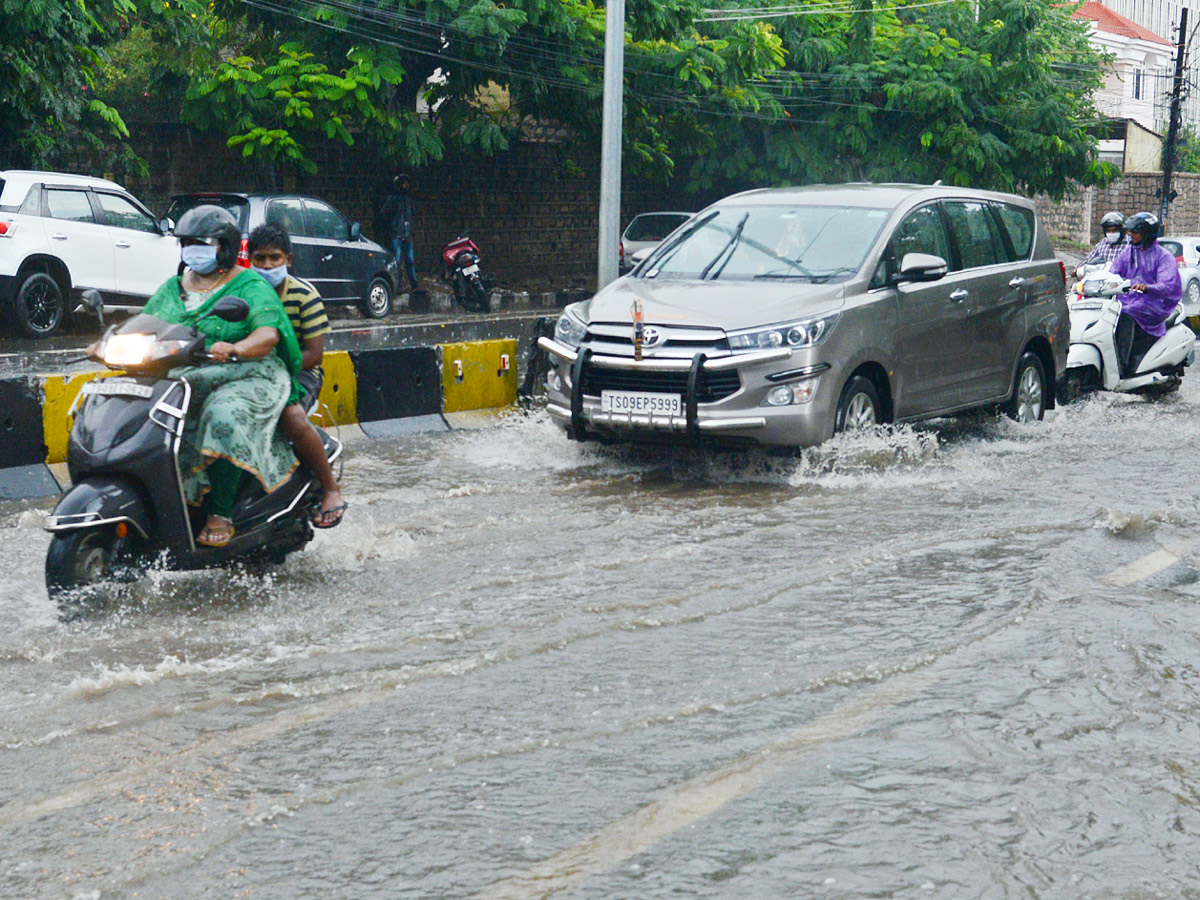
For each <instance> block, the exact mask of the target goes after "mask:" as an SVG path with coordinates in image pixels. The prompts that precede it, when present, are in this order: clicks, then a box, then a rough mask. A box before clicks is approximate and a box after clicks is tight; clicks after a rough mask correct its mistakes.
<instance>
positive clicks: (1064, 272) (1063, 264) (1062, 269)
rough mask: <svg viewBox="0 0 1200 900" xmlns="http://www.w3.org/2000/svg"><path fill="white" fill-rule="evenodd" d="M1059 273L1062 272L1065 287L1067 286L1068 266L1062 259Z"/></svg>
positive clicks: (1059, 262)
mask: <svg viewBox="0 0 1200 900" xmlns="http://www.w3.org/2000/svg"><path fill="white" fill-rule="evenodd" d="M1058 271H1060V272H1062V277H1063V287H1064V288H1065V287H1066V286H1067V264H1066V263H1065V262H1063V261H1062V260H1061V259H1060V260H1059V261H1058Z"/></svg>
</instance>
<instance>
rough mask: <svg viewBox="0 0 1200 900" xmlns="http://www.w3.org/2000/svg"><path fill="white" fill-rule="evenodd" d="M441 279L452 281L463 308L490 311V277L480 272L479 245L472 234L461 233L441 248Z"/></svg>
mask: <svg viewBox="0 0 1200 900" xmlns="http://www.w3.org/2000/svg"><path fill="white" fill-rule="evenodd" d="M442 280H444V281H447V282H449V284H450V287H451V289H452V290H453V291H454V299H455V301H457V302H458V305H459V306H461V307H462V308H463V309H467V310H470V311H471V312H490V311H491V308H492V304H491V298H490V297H489V295H488V291H489V285H488V283H487V276H485V275H484V274H483V273H481V272H480V271H479V246H478V245H477V244H476V243H475V242H474V241H473V240H471V237H470V235H468V234H465V233H464V234H460V235H459V236H458V237H457V238H455V239H454V240H452V241H451V242H450V243H448V244H447V245H446V246H445V247H443V248H442Z"/></svg>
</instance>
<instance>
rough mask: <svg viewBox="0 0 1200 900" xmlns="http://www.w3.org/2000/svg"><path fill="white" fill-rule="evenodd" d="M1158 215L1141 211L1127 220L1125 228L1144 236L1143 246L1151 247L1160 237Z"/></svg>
mask: <svg viewBox="0 0 1200 900" xmlns="http://www.w3.org/2000/svg"><path fill="white" fill-rule="evenodd" d="M1158 229H1159V221H1158V216H1156V215H1155V214H1154V213H1152V212H1140V213H1136V214H1135V215H1132V216H1130V217H1129V218H1128V219H1126V220H1125V230H1126V231H1128V232H1129V233H1130V234H1140V235H1141V236H1142V246H1144V247H1149V246H1150V245H1151V244H1153V243H1154V241H1155V240H1156V239H1157V238H1158Z"/></svg>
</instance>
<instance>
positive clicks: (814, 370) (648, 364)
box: [538, 338, 837, 446]
mask: <svg viewBox="0 0 1200 900" xmlns="http://www.w3.org/2000/svg"><path fill="white" fill-rule="evenodd" d="M538 345H539V346H540V347H541V348H542V349H543V350H545V351H546V352H547V353H549V354H550V356H551V357H552V358H553V363H554V371H555V374H556V376H557V378H555V377H554V376H552V377H551V379H550V380H551V382H552V383H551V384H549V385H548V389H549V402H548V403H547V406H546V411H547V412H548V413H549V415H550V417H551V418H552V419H553V420H554V421H555V423H556V424H558V425H559V426H560V427H562V428H563V429H564V430H565V431H566V432H567V433H568V434H569V435H570V436H571V437H573V438H575V439H577V440H586V439H588V438H595V439H598V440H659V441H663V440H666V441H672V440H673V441H680V442H686V441H688V440H698V441H704V442H711V443H718V444H719V443H727V444H761V445H765V446H814V445H816V444H820V443H822V442H823V441H825V440H828V439H829V438H830V437H831V436H832V434H833V423H834V416H835V414H836V407H837V397H836V396H832V394H833V390H834V387H833V385H834V380H833V379H832V378H830V377H828V369H829V367H828V366H827V365H825V364H823V363H815V364H814V363H811V362H808V364H804V361H803V360H801V361H797V360H796V359H794V358H793V356H794V353H793V351H792V350H789V349H786V348H780V349H775V350H765V351H758V352H753V353H744V354H737V355H729V356H721V357H714V358H712V359H706V358H704V357H699V358H693V359H691V360H688V359H644V360H641V361H635V360H633V359H630V358H627V357H609V356H596V355H592V354H586V355H585V357H584V359H583V361H582V363H581V361H580V353H581V352H583V351H579V352H577V351H575V350H573V349H572V348H570V347H567V346H565V345H563V344H560V343H558V342H557V341H553V340H551V339H549V338H541V339H539V341H538ZM798 362H799V363H800V364H798ZM581 365H582V366H593V367H597V368H601V369H604V368H611V369H622V370H625V371H626V372H634V373H652V372H673V373H676V374H679V373H682V372H688V373H689V379H688V388H687V390H686V391H685V393H684V394H683V396H682V405H683V408H684V413H683V415H675V414H668V413H657V414H656V413H626V412H611V411H608V410H604V409H603V408H602V406H601V399H600V397H597V396H589V395H585V394H583V393H582V392H581V391H579V390H578V389H577V388H576V384H578V383H580V379H581V373H582V368H581ZM701 369H703V370H706V371H709V372H713V371H728V370H731V369H732V370H736V371H737V373H738V375H739V381H740V386H739V388H738V389H737V390H736V391H735V392H734V393H732V394H731V395H729V396H728V397H725V398H723V399H720V400H717V401H714V402H711V403H702V402H699V401H698V400H697V399H696V396H695V393H696V385H697V376H696V373H698V372H699V371H700V370H701ZM801 382H804V383H806V384H808V385H810V386H811V387H813V394H812V398H811V399H810V400H809V401H808V402H805V403H792V404H789V405H786V406H768V405H765V404H764V403H763V399H764V398H765V396H766V394H767V392H768V391H770V390H771V389H772V388H774V387H777V386H780V385H795V384H799V383H801ZM555 384H557V389H556V387H555Z"/></svg>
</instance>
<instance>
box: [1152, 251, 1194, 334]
mask: <svg viewBox="0 0 1200 900" xmlns="http://www.w3.org/2000/svg"><path fill="white" fill-rule="evenodd" d="M1158 242H1159V243H1160V244H1162V245H1163V246H1164V247H1166V248H1167V250H1168V251H1170V252H1171V253H1173V254H1174V255H1175V261H1176V262H1178V263H1179V278H1180V280H1181V281H1182V282H1183V309H1184V314H1185V315H1186V316H1187V317H1188V318H1189V319H1191V320H1192V321H1193V322H1195V321H1196V320H1197V317H1200V236H1197V235H1194V234H1188V235H1180V234H1173V235H1171V236H1169V237H1162V238H1159V239H1158Z"/></svg>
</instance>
